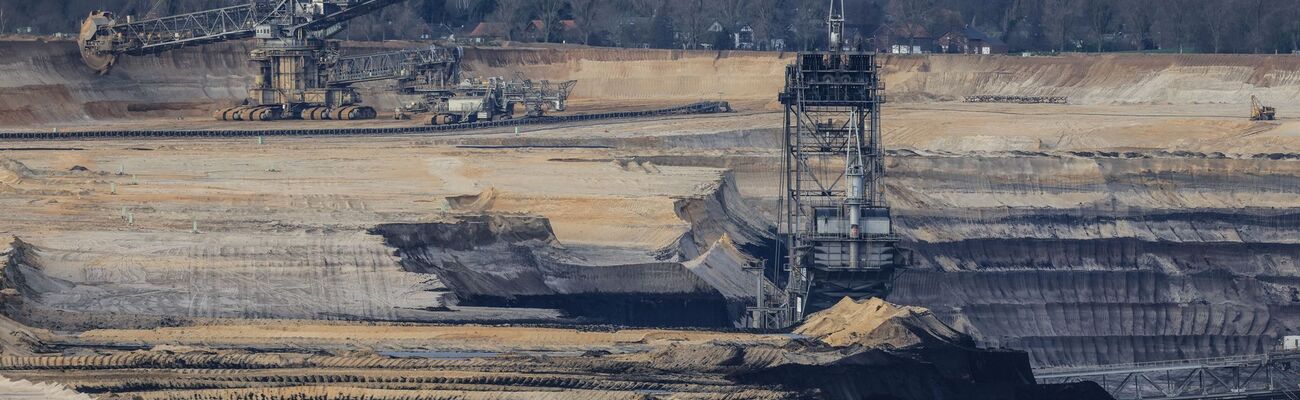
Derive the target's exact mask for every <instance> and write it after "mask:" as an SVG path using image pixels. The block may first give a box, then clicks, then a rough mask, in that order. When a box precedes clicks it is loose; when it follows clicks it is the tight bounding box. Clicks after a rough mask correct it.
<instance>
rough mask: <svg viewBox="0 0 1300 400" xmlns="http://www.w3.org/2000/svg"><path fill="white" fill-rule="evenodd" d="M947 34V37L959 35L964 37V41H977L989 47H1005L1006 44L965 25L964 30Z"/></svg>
mask: <svg viewBox="0 0 1300 400" xmlns="http://www.w3.org/2000/svg"><path fill="white" fill-rule="evenodd" d="M948 34H949V35H953V34H959V35H962V36H965V37H966V40H979V41H982V42H984V43H988V44H989V45H992V46H1001V45H1005V44H1006V43H1003V42H1002V40H1001V39H998V38H995V37H992V36H989V35H988V34H985V33H984V32H983V31H981V30H979V29H975V28H974V27H971V26H970V25H966V27H965V28H962V29H961V30H960V31H952V32H950V33H948Z"/></svg>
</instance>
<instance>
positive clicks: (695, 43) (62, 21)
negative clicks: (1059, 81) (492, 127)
mask: <svg viewBox="0 0 1300 400" xmlns="http://www.w3.org/2000/svg"><path fill="white" fill-rule="evenodd" d="M246 1H250V0H43V1H30V0H0V32H4V33H14V32H18V31H22V32H27V31H28V29H30V32H31V33H33V34H53V33H75V32H76V31H77V29H78V27H79V26H80V22H81V20H82V19H83V18H85V16H86V15H87V14H88V13H89V12H90V11H92V10H97V9H103V10H108V11H113V12H115V13H118V14H119V15H132V16H135V17H137V18H140V17H148V16H165V15H174V14H179V13H184V12H193V11H199V10H203V9H210V8H216V7H221V6H230V5H235V4H241V3H245V2H246ZM253 1H275V0H253ZM827 3H828V1H825V0H408V1H406V2H404V3H401V4H399V5H395V6H392V7H389V8H387V9H384V10H382V11H380V12H378V13H374V14H372V15H367V16H364V17H361V18H358V19H357V20H355V21H353V22H352V23H351V24H349V27H348V29H347V30H346V31H345V32H344V33H343V37H344V38H348V39H356V40H385V39H420V38H445V37H449V36H450V37H464V36H465V35H466V34H467V33H468V32H469V31H471V30H472V29H473V28H474V27H475V26H477V25H478V24H479V23H482V22H489V23H494V24H497V25H496V26H498V27H501V30H502V31H501V32H500V34H501V36H503V39H505V40H535V41H546V42H570V43H573V42H578V43H583V44H590V45H599V46H623V47H655V48H730V47H732V46H734V44H735V41H734V40H731V37H732V35H733V34H735V33H737V32H739V31H741V30H742V29H745V30H746V31H747V33H748V34H749V35H751V36H752V39H753V40H752V41H753V42H754V43H757V44H758V46H756V47H758V48H770V47H771V45H772V44H774V43H777V42H779V43H780V44H782V45H784V46H785V49H788V50H800V49H812V48H818V47H821V46H824V45H825V43H824V41H825V26H824V20H825V19H826V15H827V12H828V9H827V8H828V4H827ZM845 7H846V17H847V19H848V21H849V25H848V29H849V31H850V33H849V34H850V35H851V36H853V37H857V38H858V39H859V40H869V39H870V38H871V37H872V36H874V35H876V34H878V33H881V32H907V33H906V35H909V36H921V37H919V38H912V39H920V40H925V39H933V38H935V37H938V36H940V35H943V34H944V33H946V32H951V31H954V30H959V29H963V28H966V27H973V28H975V29H978V30H980V31H982V32H983V33H985V34H987V35H989V36H991V37H994V38H998V39H1001V40H1002V41H1003V42H1005V43H1006V44H1007V45H1008V47H1009V48H1010V50H1011V51H1013V52H1021V51H1028V52H1061V51H1070V52H1078V51H1086V52H1096V51H1165V52H1203V53H1290V52H1293V51H1296V50H1298V49H1300V0H1281V1H1266V0H845ZM534 21H536V22H534ZM719 27H721V30H718V29H717V28H719ZM899 28H906V29H899Z"/></svg>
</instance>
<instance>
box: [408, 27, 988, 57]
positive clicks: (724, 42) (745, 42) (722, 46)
mask: <svg viewBox="0 0 1300 400" xmlns="http://www.w3.org/2000/svg"><path fill="white" fill-rule="evenodd" d="M650 23H651V22H650V21H649V20H648V19H645V18H628V19H627V20H626V21H624V22H623V24H625V26H636V25H637V24H650ZM555 28H556V32H555V33H553V34H552V35H553V36H552V37H553V38H554V37H557V38H558V39H559V42H560V43H583V42H584V41H585V40H586V39H585V38H584V32H586V30H584V29H582V27H581V26H580V25H579V24H578V22H577V21H575V20H572V19H563V20H559V21H558V23H557V24H556V27H555ZM512 30H514V31H517V32H520V34H519V35H511V34H510V32H511V31H512ZM546 31H547V28H546V23H545V22H543V21H542V20H538V19H535V20H531V21H528V23H526V24H524V25H523V26H522V27H514V28H512V27H511V26H510V25H509V24H506V23H503V22H480V23H478V24H475V25H473V26H471V27H469V28H467V29H463V30H461V31H459V32H455V33H452V34H450V35H446V36H445V37H443V38H444V39H448V40H451V41H456V42H459V43H463V44H473V45H490V44H494V43H501V42H505V41H523V42H547V41H549V40H547V35H546V33H545V32H546ZM603 34H608V33H603ZM704 35H705V37H704V38H702V40H695V38H693V37H692V35H690V34H689V33H687V32H680V31H679V32H673V36H672V37H673V41H674V44H675V46H674V47H678V46H680V48H683V49H701V50H713V49H717V50H755V51H786V50H790V48H789V47H790V46H788V45H787V42H786V39H783V38H775V39H768V40H757V39H756V37H755V35H754V28H753V27H752V26H750V25H748V24H743V23H742V24H738V25H730V26H728V25H727V24H724V23H722V22H720V21H713V22H712V23H711V24H709V27H708V29H707V30H705V32H704ZM850 35H851V37H854V38H855V40H854V42H855V43H856V45H857V46H858V47H860V48H863V49H870V50H875V51H877V52H880V53H891V54H931V53H947V54H1006V53H1007V51H1008V47H1007V45H1006V43H1004V42H1002V41H1001V40H999V39H997V38H995V37H992V36H989V35H988V34H986V33H984V32H982V31H980V30H979V29H977V28H974V27H971V26H966V27H964V28H961V29H956V30H953V31H950V32H945V33H943V34H941V35H935V34H932V33H931V32H929V31H927V30H926V29H925V28H923V27H920V26H917V25H905V24H887V25H884V26H882V27H880V28H879V29H876V30H874V31H872V32H870V34H869V35H863V34H862V32H861V31H857V32H853V33H850ZM426 38H427V37H426ZM605 40H607V39H605V36H603V35H602V36H601V38H599V39H597V43H596V44H605V45H609V46H619V47H643V48H650V47H652V46H651V45H650V44H649V43H636V44H633V45H632V46H625V45H623V44H622V43H613V42H609V43H606V42H605Z"/></svg>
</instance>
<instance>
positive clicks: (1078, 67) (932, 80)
mask: <svg viewBox="0 0 1300 400" xmlns="http://www.w3.org/2000/svg"><path fill="white" fill-rule="evenodd" d="M424 45H425V44H420V43H400V42H393V43H385V44H382V45H379V44H370V43H349V44H347V45H346V46H344V47H345V48H344V52H345V53H350V54H361V53H366V52H375V51H380V50H383V49H385V48H399V47H416V46H424ZM249 46H250V44H248V43H244V42H237V43H227V44H215V45H209V46H204V47H203V48H199V49H181V50H177V51H172V52H167V53H164V54H161V55H159V56H149V57H123V58H122V60H121V61H120V62H119V64H118V65H117V66H116V67H115V68H114V70H113V72H112V73H111V74H109V75H106V76H99V75H96V74H94V73H93V72H92V71H90V70H89V68H88V67H86V66H85V65H83V64H82V62H81V59H80V54H79V52H78V51H77V48H76V44H75V43H74V42H71V41H48V42H47V41H0V53H2V54H6V57H5V59H4V60H0V111H3V112H0V127H13V126H33V125H38V124H49V123H60V124H69V125H76V124H89V123H94V122H96V121H114V120H121V119H140V118H164V119H175V118H177V117H183V118H190V119H206V118H208V117H209V116H210V115H211V110H213V109H215V108H217V107H219V106H221V105H223V104H229V103H231V102H234V101H238V100H242V99H243V98H244V97H245V96H246V90H247V85H248V81H249V80H250V79H251V75H250V70H249V67H248V63H247V59H248V50H249ZM791 57H792V54H790V53H786V54H778V53H757V52H705V51H674V50H634V49H586V48H566V49H530V48H507V49H496V48H470V49H467V51H466V58H465V60H466V64H465V69H466V70H467V71H469V72H470V73H474V74H480V75H488V76H513V75H514V74H515V73H516V72H521V73H524V74H526V75H527V76H529V77H532V78H535V79H551V80H567V79H576V80H579V84H578V86H577V88H576V91H575V92H574V100H575V102H576V103H575V104H578V105H580V106H581V105H586V107H587V108H590V109H599V108H601V107H602V106H601V105H600V104H601V103H602V102H605V103H608V102H616V103H627V102H651V103H656V104H662V103H664V102H672V103H680V102H685V101H696V100H700V99H713V98H724V99H727V100H731V101H733V102H737V103H738V104H766V105H768V106H769V107H772V106H774V104H775V96H776V93H778V92H779V91H780V90H781V86H782V84H783V81H782V79H781V77H782V76H783V75H782V74H783V71H784V68H785V65H787V64H789V62H790V59H791ZM881 61H882V63H883V64H884V67H885V73H886V75H885V81H886V82H887V83H888V85H887V86H886V88H887V95H888V96H889V98H890V100H891V101H895V102H899V101H902V102H930V101H953V100H960V99H961V98H963V97H965V96H967V95H972V94H1008V95H1051V96H1068V97H1069V98H1070V99H1071V102H1072V103H1074V104H1178V105H1186V104H1234V105H1244V104H1247V103H1248V102H1249V96H1250V95H1252V94H1256V95H1259V96H1260V97H1261V98H1262V99H1263V100H1264V101H1265V102H1266V103H1270V104H1277V105H1280V106H1281V107H1280V108H1281V109H1283V110H1286V109H1289V108H1295V107H1288V106H1289V105H1293V104H1294V105H1300V98H1298V97H1297V96H1296V93H1297V83H1296V81H1297V79H1296V77H1297V76H1300V72H1298V71H1300V61H1297V60H1295V59H1294V58H1291V57H1286V56H1229V55H1105V56H1091V55H1090V56H1063V57H1008V56H982V57H972V56H952V55H927V56H884V57H882V58H881ZM362 93H363V96H364V97H365V98H366V100H367V102H368V103H369V104H371V105H373V106H375V107H376V108H378V109H380V110H385V111H386V110H390V109H392V107H394V106H395V105H397V104H398V99H397V98H396V96H393V95H391V94H389V93H387V91H385V90H384V85H383V84H376V85H364V86H363V87H362ZM31 99H40V100H41V103H40V104H39V106H37V105H36V104H33V103H32V101H31ZM1241 110H1244V108H1242V109H1241ZM1240 112H1244V111H1240Z"/></svg>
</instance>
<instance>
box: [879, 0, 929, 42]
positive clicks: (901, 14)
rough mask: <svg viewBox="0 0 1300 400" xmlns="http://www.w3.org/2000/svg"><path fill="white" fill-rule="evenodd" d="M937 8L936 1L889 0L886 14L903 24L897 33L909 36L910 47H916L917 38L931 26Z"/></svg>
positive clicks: (897, 29)
mask: <svg viewBox="0 0 1300 400" xmlns="http://www.w3.org/2000/svg"><path fill="white" fill-rule="evenodd" d="M935 7H936V5H935V2H934V0H889V5H888V6H887V7H886V8H885V12H887V13H888V14H889V15H891V16H893V17H894V20H895V21H896V22H899V23H901V24H902V26H898V27H896V28H895V31H896V32H902V33H903V34H904V35H906V36H907V41H908V42H907V44H908V47H915V46H916V39H918V37H917V36H920V35H921V32H922V30H923V29H925V27H926V26H928V25H929V21H930V16H931V15H933V14H934V10H935Z"/></svg>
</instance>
